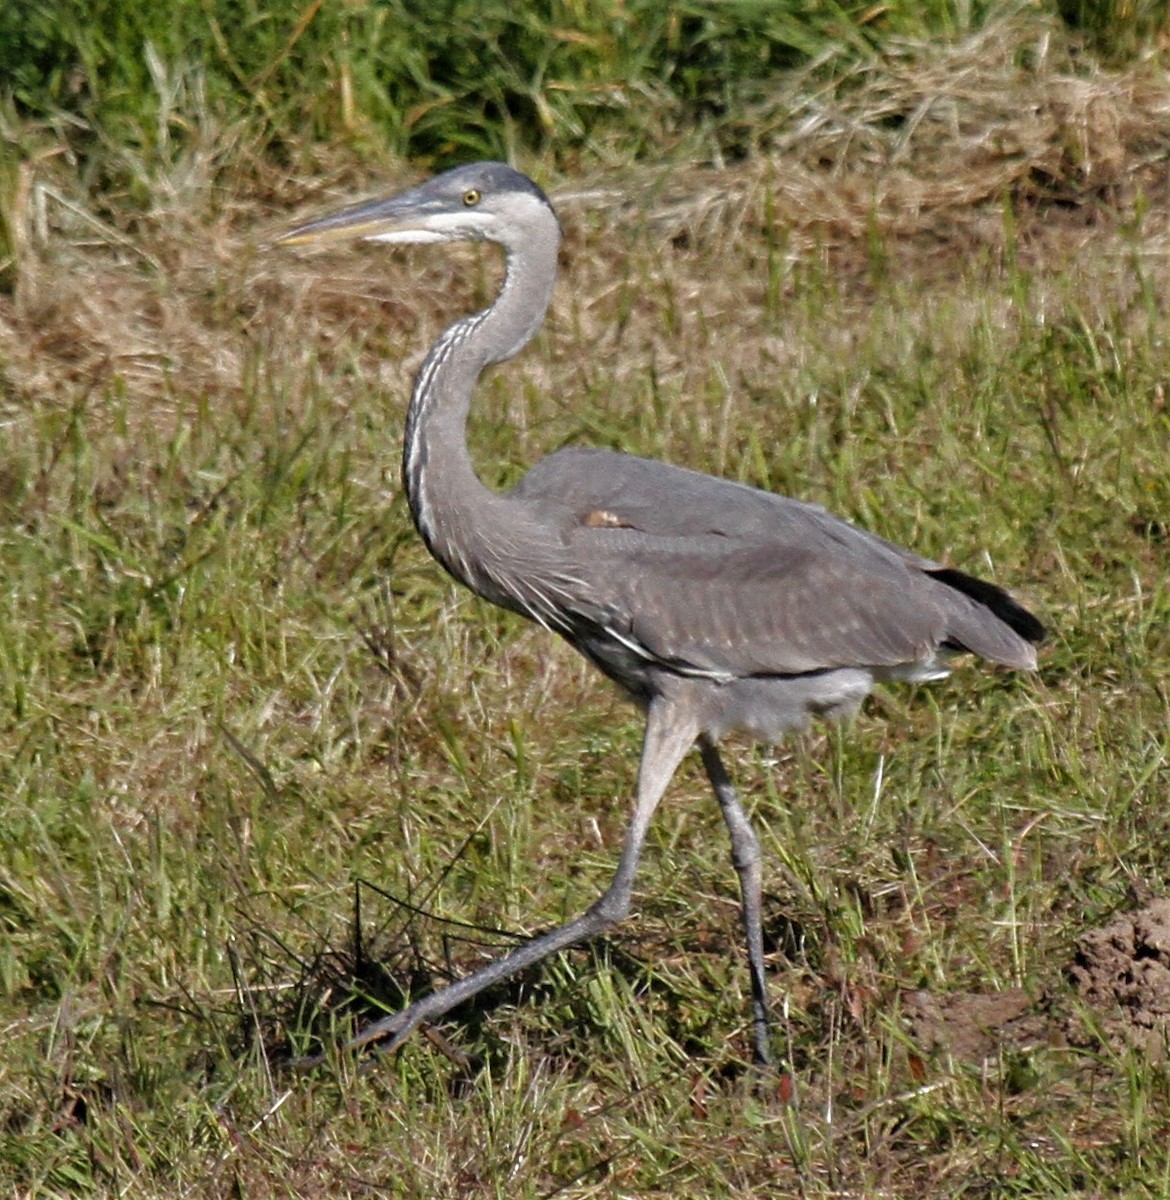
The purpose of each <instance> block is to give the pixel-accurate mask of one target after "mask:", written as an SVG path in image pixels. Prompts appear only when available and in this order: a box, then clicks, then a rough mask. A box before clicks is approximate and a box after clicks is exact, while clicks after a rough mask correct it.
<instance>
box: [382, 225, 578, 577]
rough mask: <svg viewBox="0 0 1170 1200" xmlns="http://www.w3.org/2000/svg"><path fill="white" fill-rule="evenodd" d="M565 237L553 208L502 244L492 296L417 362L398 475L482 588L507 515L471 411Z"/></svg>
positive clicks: (439, 539)
mask: <svg viewBox="0 0 1170 1200" xmlns="http://www.w3.org/2000/svg"><path fill="white" fill-rule="evenodd" d="M559 242H560V228H559V226H558V224H557V220H556V217H555V216H554V215H553V214H552V212H551V211H550V212H549V213H548V220H547V222H542V223H541V225H540V226H539V227H537V228H535V229H532V230H530V231H529V233H528V235H527V236H526V238H525V241H524V243H523V245H522V246H521V245H515V244H513V245H509V246H505V250H506V252H507V267H506V272H505V275H504V284H503V287H502V288H501V290H500V294H499V296H498V297H497V299H496V302H495V303H494V304H493V305H492V306H491V307H490V308H487V309H485V310H484V311H483V312H479V313H476V314H474V315H473V316H470V317H465V318H463V319H462V320H460V321H456V322H455V323H454V324H453V325H451V326H450V327H449V328H447V329H446V330H444V331H443V333H442V334H440V335H439V338H438V340H437V341H436V342H435V344H434V345H433V346H432V347H431V351H430V353H429V354H428V355H427V357H426V359H425V361H424V362H423V364H422V366H421V368H420V369H419V372H418V377H417V378H416V380H415V384H414V392H413V393H412V395H411V398H410V407H409V409H408V410H407V416H406V435H405V440H404V444H403V451H402V477H403V483H404V485H405V488H406V497H407V501H408V503H409V504H410V512H411V516H412V517H413V518H414V523H415V526H416V527H417V528H418V531H419V533H420V534H421V535H422V537H423V540H424V541H425V542H426V544H427V547H428V549H429V550H430V551H431V553H432V554H433V555H434V556H435V557H436V558H437V559H438V560H439V562H441V563H442V564H443V566H444V567H446V569H447V570H448V571H450V572H451V574H452V575H454V576H455V577H456V578H457V579H459V580H461V581H462V582H463V583H466V584H468V585H469V586H471V587H473V588H475V589H476V590H480V591H482V590H483V589H484V579H483V573H482V572H481V571H480V570H479V569H478V564H480V563H481V562H482V561H483V560H484V558H485V553H484V551H485V547H484V545H483V542H484V538H485V536H489V535H490V534H491V532H492V529H493V527H494V526H496V525H497V524H498V523H499V522H501V521H503V520H504V519H505V518H504V517H503V515H502V513H500V511H499V510H500V505H501V503H503V502H502V500H501V498H500V497H499V496H498V495H497V494H496V493H495V492H492V491H490V490H489V489H488V488H486V487H484V485H483V484H482V483H481V482H480V479H479V476H478V475H476V473H475V468H474V466H473V465H472V462H471V455H470V452H469V451H468V447H467V413H468V409H469V408H470V405H471V396H472V392H473V391H474V388H475V383H476V380H477V379H478V378H479V375H480V372H481V371H483V369H484V368H485V367H487V366H489V365H491V364H492V363H498V362H503V361H505V360H506V359H509V358H511V357H512V356H513V355H514V354H517V353H518V352H519V351H520V350H521V349H522V348H523V347H524V346H525V345H526V344H527V343H528V341H529V340H530V339H531V337H532V336H533V334H534V333H535V332H536V330H537V329H538V328H539V326H540V323H541V321H542V320H543V319H544V314H545V312H546V311H547V309H548V305H549V301H550V300H551V299H552V291H553V285H554V283H555V282H556V264H557V247H558V245H559Z"/></svg>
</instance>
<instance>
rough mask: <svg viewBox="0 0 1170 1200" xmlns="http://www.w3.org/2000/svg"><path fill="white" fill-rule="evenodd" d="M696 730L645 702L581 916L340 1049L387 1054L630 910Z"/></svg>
mask: <svg viewBox="0 0 1170 1200" xmlns="http://www.w3.org/2000/svg"><path fill="white" fill-rule="evenodd" d="M697 733H698V730H697V729H696V728H695V725H694V722H693V721H692V720H691V719H690V718H689V717H688V716H687V715H685V714H684V713H682V712H680V711H678V710H677V709H676V708H675V707H674V706H672V705H671V704H669V703H668V702H667V701H665V700H663V699H661V698H659V699H656V700H654V701H653V702H652V703H651V705H650V708H649V711H648V713H647V717H646V736H645V739H644V741H643V743H642V759H641V763H640V765H639V768H638V794H637V799H636V801H635V804H634V815H633V818H632V819H631V821H630V827H629V829H628V830H627V832H626V838H625V842H624V844H623V846H622V853H621V858H620V859H619V860H618V866H617V871H616V872H615V873H614V877H613V880H612V882H611V883H610V885H609V887H608V888H607V889H606V890H605V892H604V894H603V895H602V896H601V897H600V899H598V900H597V902H596V903H595V904H593V905H592V906H591V907H590V908H589V909H588V910H587V911H586V912H585V913H584V914H582V915H581V916H579V917H577V918H576V919H575V920H572V921H570V922H569V923H568V924H567V925H562V926H561V927H560V928H558V929H552V930H549V932H548V933H544V934H541V935H540V936H539V937H536V938H533V939H532V941H530V942H526V943H525V944H524V945H522V946H519V947H518V948H517V949H515V950H513V951H512V952H511V953H510V954H507V955H505V956H504V957H503V958H501V959H499V960H498V961H496V962H493V963H489V964H488V965H487V966H486V967H481V968H480V969H479V970H478V971H476V972H475V973H474V974H472V975H468V976H467V978H465V979H460V980H457V981H456V982H455V983H452V984H450V985H449V986H447V987H445V988H441V989H440V990H439V991H437V992H431V993H430V994H429V995H426V996H423V997H422V999H420V1000H416V1001H415V1002H414V1003H413V1004H411V1005H410V1006H409V1007H408V1008H404V1009H403V1010H402V1011H401V1012H396V1013H391V1014H390V1015H389V1016H387V1017H383V1018H382V1019H381V1020H379V1021H375V1022H374V1023H373V1024H372V1025H368V1026H367V1027H366V1028H365V1029H363V1030H362V1032H361V1033H359V1034H358V1035H357V1037H355V1038H354V1039H353V1040H352V1041H350V1042H348V1043H347V1044H346V1049H347V1050H356V1049H358V1048H359V1047H361V1046H365V1045H368V1044H369V1043H370V1042H373V1041H376V1040H378V1039H380V1038H385V1037H388V1038H389V1039H390V1040H389V1042H388V1043H387V1044H386V1046H385V1047H383V1048H382V1049H384V1051H385V1052H386V1053H389V1052H390V1051H392V1050H394V1049H396V1048H397V1047H398V1046H400V1045H401V1044H402V1043H403V1042H404V1041H405V1040H406V1038H407V1037H409V1036H410V1034H411V1033H412V1032H413V1031H414V1030H415V1029H417V1028H418V1026H419V1025H421V1024H422V1023H423V1022H425V1021H434V1020H437V1019H438V1018H439V1017H442V1016H445V1015H446V1014H447V1013H449V1012H450V1011H451V1009H453V1008H455V1007H456V1006H457V1005H459V1004H462V1003H463V1001H464V1000H469V999H470V998H471V997H472V996H475V995H477V994H478V993H479V992H482V991H483V990H484V989H485V988H489V987H491V986H492V985H493V984H496V983H499V982H500V981H501V980H504V979H508V978H509V977H511V976H512V975H515V974H516V973H517V972H518V971H523V970H524V969H525V968H526V967H530V966H532V965H533V964H534V963H538V962H540V961H541V960H542V959H545V958H547V957H548V956H549V955H550V954H556V953H557V952H558V951H561V950H566V949H568V948H569V947H570V946H575V945H577V943H578V942H583V941H585V940H586V939H588V938H591V937H596V936H597V934H599V933H601V932H602V931H603V930H605V929H608V928H609V927H610V926H612V925H614V924H615V923H616V922H618V921H620V920H621V919H622V918H623V917H624V916H625V915H626V914H627V913H628V912H629V909H630V894H631V891H632V889H633V883H634V873H635V872H636V871H637V868H638V859H639V857H640V856H641V853H642V846H643V844H644V842H645V840H646V832H647V829H648V828H649V826H650V818H651V817H652V816H653V815H654V810H655V809H656V808H657V807H658V802H659V800H661V799H662V794H663V792H665V791H666V787H667V784H669V783H670V780H671V778H672V777H673V775H674V772H675V770H676V768H677V767H678V764H679V763H680V762H681V761H682V759H683V757H684V755H685V754H686V752H687V751H688V750H689V749H690V748H691V746H692V745H694V741H695V737H696V735H697ZM321 1058H322V1056H319V1055H318V1056H314V1057H312V1058H306V1059H303V1060H301V1061H300V1063H299V1064H298V1065H300V1066H313V1065H315V1064H316V1063H318V1062H320V1061H321Z"/></svg>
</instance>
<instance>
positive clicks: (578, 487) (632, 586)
mask: <svg viewBox="0 0 1170 1200" xmlns="http://www.w3.org/2000/svg"><path fill="white" fill-rule="evenodd" d="M511 496H512V497H513V498H514V499H516V500H519V501H521V502H526V503H530V504H533V505H534V506H537V507H539V508H541V509H542V510H543V511H544V512H546V513H551V512H559V513H560V514H561V521H562V529H561V536H562V537H563V539H564V541H565V544H566V548H567V549H568V550H569V553H570V557H571V559H572V562H573V569H574V571H575V573H576V574H577V576H578V578H579V579H580V580H581V582H582V584H583V587H582V590H581V595H580V598H579V599H580V609H581V615H582V616H583V617H585V618H586V619H588V620H590V621H592V622H594V623H595V624H597V625H599V626H604V627H605V628H606V629H607V630H608V631H609V632H610V633H611V634H613V635H614V636H615V637H617V638H618V639H619V640H621V641H622V642H623V643H624V644H626V645H628V646H630V647H637V648H638V650H639V652H644V653H645V655H646V656H647V657H649V658H653V659H655V660H658V661H660V662H662V663H664V664H667V665H670V666H672V667H674V668H675V669H683V670H693V671H699V672H703V673H711V674H714V675H728V676H744V675H760V674H781V675H787V674H798V673H804V672H810V671H822V670H829V669H833V668H836V667H844V666H850V667H853V666H867V667H874V668H897V667H901V666H906V665H910V664H914V663H921V662H926V661H929V660H930V659H931V658H932V657H933V656H934V655H935V654H936V653H937V652H938V651H939V650H940V649H951V650H970V651H972V652H974V653H976V654H979V655H981V656H983V657H984V658H988V659H990V660H992V661H994V662H999V663H1003V664H1005V665H1008V666H1016V667H1024V668H1030V667H1034V666H1035V661H1036V659H1035V651H1034V650H1033V648H1032V646H1031V645H1030V644H1029V643H1030V642H1033V641H1037V640H1039V638H1040V636H1042V634H1043V629H1042V627H1041V626H1040V624H1039V622H1037V621H1036V620H1035V618H1034V617H1032V616H1031V615H1030V614H1029V613H1027V612H1026V611H1025V610H1024V609H1022V608H1021V607H1020V606H1019V605H1018V604H1016V603H1015V601H1014V600H1012V599H1011V597H1010V596H1008V595H1007V593H1006V592H1003V591H1002V590H1001V589H999V588H996V587H994V586H993V585H991V584H987V583H984V582H982V581H981V580H976V579H973V578H971V577H970V576H967V575H964V574H962V573H961V572H958V571H954V570H950V569H947V568H944V567H943V566H941V565H940V564H939V563H936V562H934V561H932V560H931V559H927V558H923V557H921V556H920V555H916V554H913V553H911V552H910V551H907V550H903V549H901V548H900V547H898V546H896V545H894V544H893V543H891V542H887V541H885V540H884V539H882V538H879V537H876V536H874V535H872V534H869V533H866V532H865V531H864V530H861V529H858V528H857V527H856V526H853V525H850V524H848V523H847V522H845V521H841V520H839V519H838V518H836V517H834V516H832V515H831V514H830V513H828V512H826V511H825V510H824V509H823V508H820V507H819V506H817V505H813V504H805V503H802V502H800V501H796V500H791V499H789V498H787V497H784V496H777V495H775V494H773V493H770V492H764V491H760V490H759V489H757V488H751V487H747V486H745V485H742V484H737V483H733V482H731V481H729V480H723V479H718V478H715V477H713V476H709V475H704V474H700V473H698V472H695V471H688V470H685V469H683V468H679V467H672V466H669V465H667V464H664V463H658V462H654V461H651V460H647V459H640V458H635V457H633V456H630V455H624V454H617V453H614V452H612V451H605V450H584V449H575V448H574V449H567V450H562V451H559V452H558V453H556V454H554V455H551V456H550V457H549V458H546V459H544V460H543V461H542V462H540V463H538V464H537V465H536V466H535V467H534V468H533V469H532V470H531V471H530V472H529V473H528V475H527V476H525V478H524V479H523V480H522V481H521V483H520V484H519V485H518V486H517V487H516V488H515V489H514V490H513V492H512V493H511Z"/></svg>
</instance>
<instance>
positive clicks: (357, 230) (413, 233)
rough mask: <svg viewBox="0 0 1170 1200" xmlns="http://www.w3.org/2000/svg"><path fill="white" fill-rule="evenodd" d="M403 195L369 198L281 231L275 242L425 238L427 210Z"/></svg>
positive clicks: (428, 236)
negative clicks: (387, 198) (387, 197)
mask: <svg viewBox="0 0 1170 1200" xmlns="http://www.w3.org/2000/svg"><path fill="white" fill-rule="evenodd" d="M406 199H407V198H406V197H404V196H395V197H393V198H392V199H389V200H373V201H369V202H366V203H363V204H354V205H351V206H350V207H348V208H343V209H340V210H338V211H337V212H335V213H329V214H328V215H327V216H324V217H318V218H317V220H315V221H309V222H307V223H306V224H304V225H298V226H296V227H295V228H294V229H290V230H288V232H287V233H282V234H281V235H280V236H279V237H277V238H276V239H275V245H277V246H323V245H326V244H335V243H338V242H355V241H367V242H368V241H378V242H428V241H432V240H434V234H433V232H431V231H429V230H428V229H427V228H426V218H427V211H426V209H424V208H420V206H419V205H417V204H414V203H404V201H405V200H406Z"/></svg>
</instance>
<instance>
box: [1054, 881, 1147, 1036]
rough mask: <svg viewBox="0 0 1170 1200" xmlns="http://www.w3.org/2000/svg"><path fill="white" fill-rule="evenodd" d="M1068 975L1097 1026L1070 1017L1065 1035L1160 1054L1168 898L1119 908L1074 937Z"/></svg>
mask: <svg viewBox="0 0 1170 1200" xmlns="http://www.w3.org/2000/svg"><path fill="white" fill-rule="evenodd" d="M1068 975H1069V979H1070V980H1071V981H1072V983H1073V985H1074V986H1075V987H1076V989H1077V991H1078V993H1079V994H1080V998H1081V1000H1082V1001H1083V1002H1084V1004H1085V1005H1086V1006H1087V1007H1088V1008H1089V1009H1090V1010H1091V1011H1092V1013H1093V1017H1094V1018H1095V1022H1094V1023H1095V1025H1096V1030H1095V1031H1091V1030H1090V1029H1089V1028H1088V1024H1089V1023H1088V1022H1086V1021H1083V1020H1077V1019H1075V1018H1074V1019H1073V1020H1072V1021H1071V1022H1070V1024H1069V1030H1068V1036H1069V1040H1070V1041H1072V1042H1074V1043H1076V1044H1082V1043H1083V1042H1085V1041H1086V1040H1090V1041H1093V1042H1096V1041H1097V1040H1099V1035H1101V1036H1104V1037H1105V1039H1106V1040H1107V1041H1109V1042H1110V1043H1111V1044H1112V1045H1114V1046H1116V1047H1119V1048H1120V1047H1123V1046H1134V1047H1136V1048H1139V1049H1142V1050H1144V1051H1146V1052H1147V1053H1148V1054H1150V1055H1152V1056H1156V1057H1158V1058H1161V1057H1163V1056H1164V1055H1165V1053H1166V1047H1167V1039H1168V1038H1170V897H1162V898H1161V899H1157V900H1151V901H1149V902H1148V903H1147V904H1145V905H1143V906H1142V907H1141V908H1139V909H1137V910H1136V911H1134V912H1128V913H1121V914H1120V915H1118V916H1116V917H1114V918H1113V919H1112V920H1111V921H1110V922H1109V923H1108V924H1107V925H1103V926H1102V927H1101V928H1100V929H1094V930H1092V931H1090V932H1089V933H1086V934H1084V936H1082V937H1081V939H1080V940H1079V941H1078V942H1077V948H1076V957H1075V958H1074V959H1073V963H1072V965H1071V966H1070V967H1069V970H1068Z"/></svg>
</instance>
